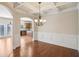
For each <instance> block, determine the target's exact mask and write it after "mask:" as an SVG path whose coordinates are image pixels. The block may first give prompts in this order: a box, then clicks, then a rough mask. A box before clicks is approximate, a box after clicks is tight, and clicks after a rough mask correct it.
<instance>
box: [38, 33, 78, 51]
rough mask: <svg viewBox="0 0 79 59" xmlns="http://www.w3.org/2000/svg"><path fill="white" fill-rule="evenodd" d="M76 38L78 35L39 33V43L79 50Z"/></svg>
mask: <svg viewBox="0 0 79 59" xmlns="http://www.w3.org/2000/svg"><path fill="white" fill-rule="evenodd" d="M76 37H77V35H72V34H63V33H50V32H38V40H39V41H43V42H47V43H51V44H55V45H59V46H64V47H67V48H72V49H76V50H78V45H77V39H76Z"/></svg>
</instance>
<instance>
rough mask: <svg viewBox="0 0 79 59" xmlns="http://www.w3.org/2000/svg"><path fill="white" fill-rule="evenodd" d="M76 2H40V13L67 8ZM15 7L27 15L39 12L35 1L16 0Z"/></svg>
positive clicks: (45, 13)
mask: <svg viewBox="0 0 79 59" xmlns="http://www.w3.org/2000/svg"><path fill="white" fill-rule="evenodd" d="M76 5H77V2H42V3H41V5H40V7H41V14H42V15H47V14H50V13H57V12H60V11H63V10H65V9H68V8H72V7H75V6H76ZM15 9H16V11H17V12H19V13H24V14H26V15H29V16H37V15H38V12H39V4H38V3H37V2H20V3H18V2H16V3H15Z"/></svg>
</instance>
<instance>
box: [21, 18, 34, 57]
mask: <svg viewBox="0 0 79 59" xmlns="http://www.w3.org/2000/svg"><path fill="white" fill-rule="evenodd" d="M20 37H21V39H20V40H21V53H20V55H21V56H28V55H29V56H31V54H32V49H31V46H29V47H27V46H28V45H30V44H31V43H33V41H34V23H33V19H31V18H28V17H22V18H21V19H20ZM26 48H27V49H26ZM25 52H26V53H27V54H25Z"/></svg>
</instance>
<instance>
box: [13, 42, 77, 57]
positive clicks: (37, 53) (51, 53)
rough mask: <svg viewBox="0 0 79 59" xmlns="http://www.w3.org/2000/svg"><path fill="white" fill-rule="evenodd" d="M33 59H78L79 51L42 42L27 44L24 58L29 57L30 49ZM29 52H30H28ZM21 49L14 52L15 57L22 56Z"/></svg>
mask: <svg viewBox="0 0 79 59" xmlns="http://www.w3.org/2000/svg"><path fill="white" fill-rule="evenodd" d="M29 46H30V49H31V50H30V51H32V52H31V54H32V55H31V56H32V57H78V51H77V50H74V49H70V48H66V47H62V46H57V45H53V44H48V43H45V42H41V41H34V42H30V43H28V44H26V46H25V47H24V49H25V52H24V56H27V57H28V56H29V52H30V51H29V49H28V47H29ZM28 51H29V52H28ZM20 52H21V50H20V47H18V48H17V49H15V50H14V56H20Z"/></svg>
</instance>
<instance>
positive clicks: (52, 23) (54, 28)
mask: <svg viewBox="0 0 79 59" xmlns="http://www.w3.org/2000/svg"><path fill="white" fill-rule="evenodd" d="M45 19H46V20H47V22H46V23H45V24H44V26H42V27H40V29H39V31H43V32H59V33H65V34H75V33H76V22H77V11H68V12H64V13H59V14H54V15H48V16H47V17H45Z"/></svg>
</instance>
